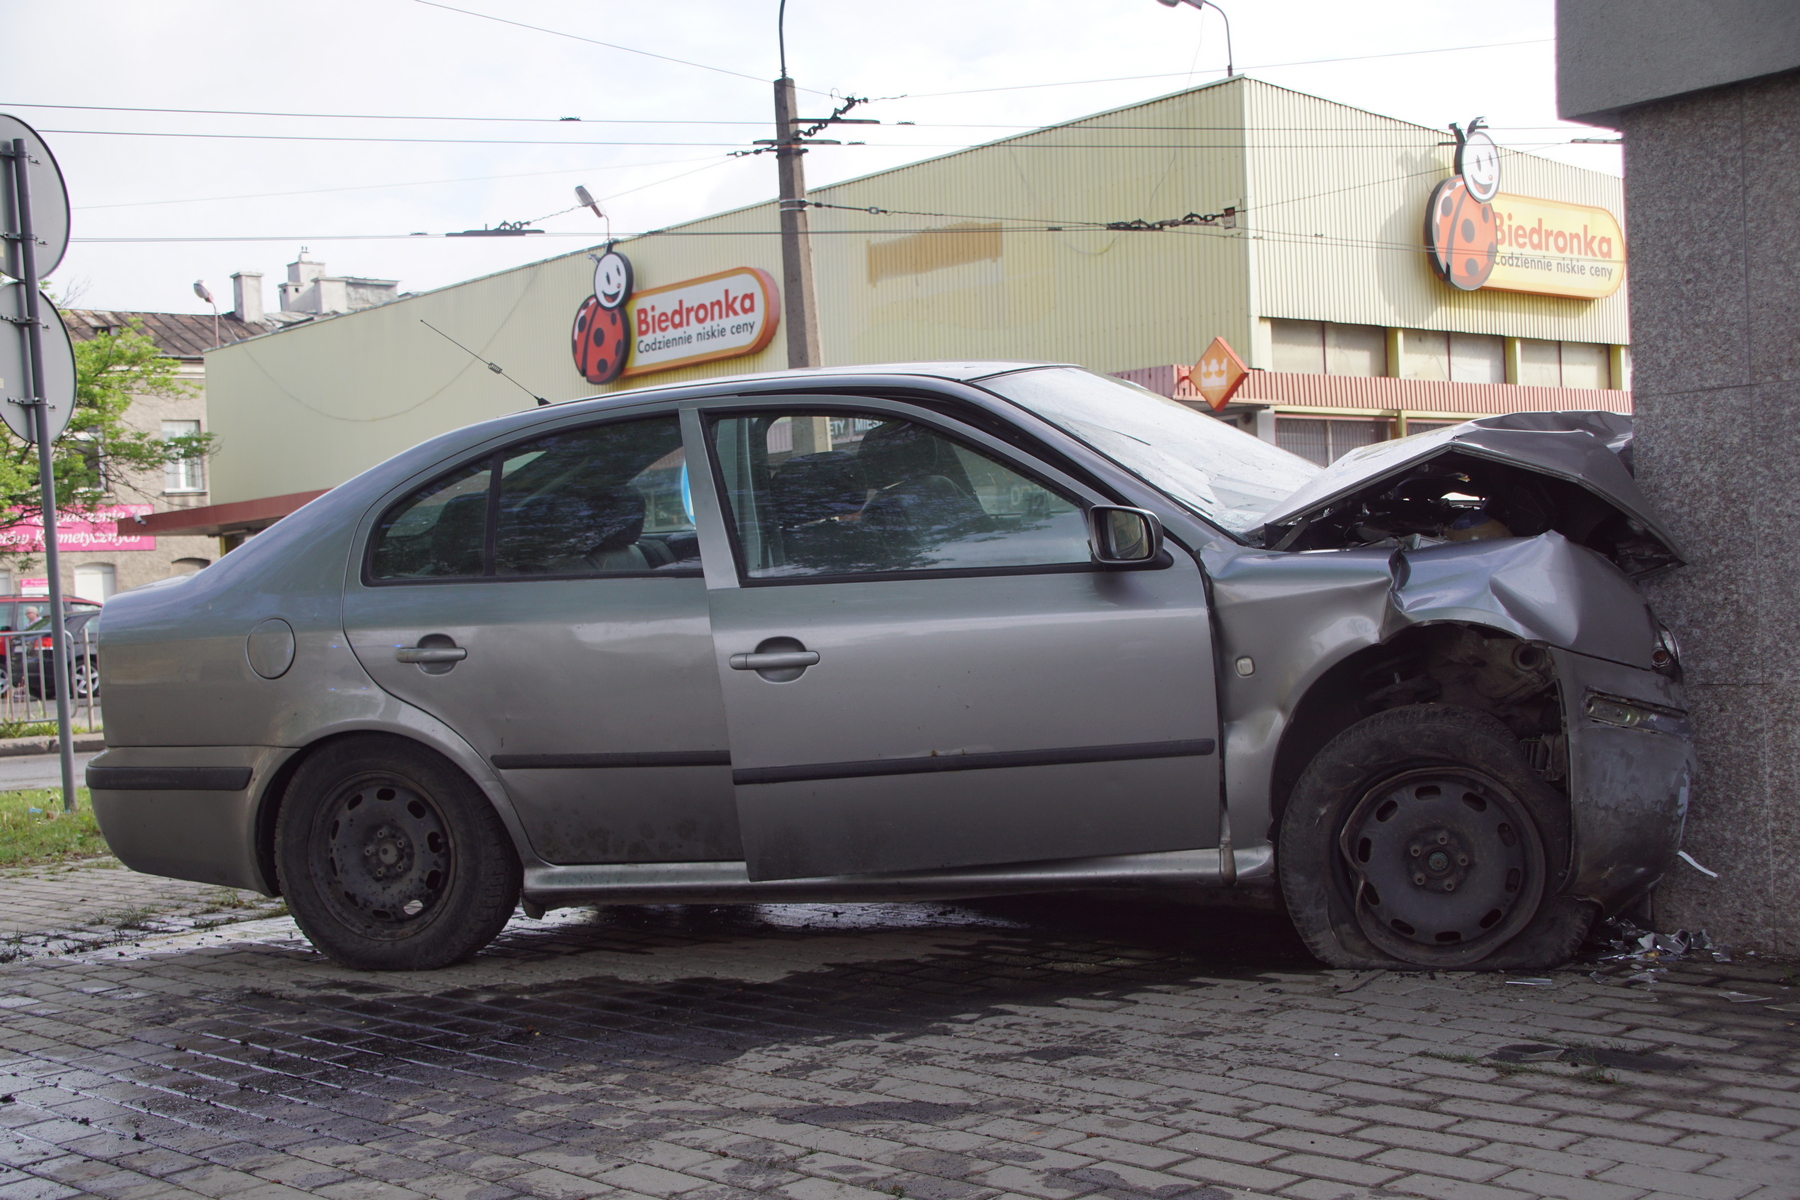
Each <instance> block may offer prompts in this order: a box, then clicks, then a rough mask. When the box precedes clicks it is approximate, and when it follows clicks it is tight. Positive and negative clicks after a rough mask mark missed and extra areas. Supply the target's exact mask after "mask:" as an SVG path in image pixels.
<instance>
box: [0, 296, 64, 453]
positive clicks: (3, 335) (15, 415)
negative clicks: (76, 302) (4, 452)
mask: <svg viewBox="0 0 1800 1200" xmlns="http://www.w3.org/2000/svg"><path fill="white" fill-rule="evenodd" d="M38 315H39V316H40V317H41V318H42V319H43V322H44V338H43V346H44V351H43V353H44V378H43V380H42V381H41V382H40V384H39V386H38V388H37V393H38V395H40V396H42V397H43V398H44V399H45V400H46V401H47V402H48V403H49V411H48V412H47V413H46V414H45V416H46V417H47V418H48V420H49V423H50V440H51V441H55V440H56V439H57V438H58V437H60V436H61V435H62V431H63V430H64V429H66V428H68V425H69V418H70V417H71V416H72V415H74V412H75V347H74V345H73V343H71V342H70V341H69V331H68V329H67V328H66V327H65V326H64V325H63V322H62V314H61V313H59V312H57V311H56V306H55V305H54V304H52V303H50V301H48V300H45V299H43V298H41V297H40V298H39V300H38ZM0 318H4V319H0V418H5V420H6V427H7V428H8V429H10V430H12V431H13V432H14V433H16V434H18V435H19V437H20V438H21V439H22V440H23V441H26V442H35V441H37V430H36V429H35V428H33V426H32V419H31V409H29V408H27V407H26V406H25V405H23V404H19V403H17V401H20V400H23V399H25V398H26V396H25V375H26V371H25V339H24V338H22V337H20V336H18V334H17V332H15V331H16V330H18V328H19V326H18V325H16V324H14V322H15V321H21V320H24V318H25V285H24V284H22V283H14V282H12V281H11V280H8V281H6V282H5V283H0Z"/></svg>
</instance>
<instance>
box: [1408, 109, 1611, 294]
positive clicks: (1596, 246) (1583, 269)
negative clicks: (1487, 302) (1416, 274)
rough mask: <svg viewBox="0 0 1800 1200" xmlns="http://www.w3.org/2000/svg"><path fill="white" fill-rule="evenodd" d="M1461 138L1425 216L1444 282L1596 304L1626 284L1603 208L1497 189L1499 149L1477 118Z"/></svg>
mask: <svg viewBox="0 0 1800 1200" xmlns="http://www.w3.org/2000/svg"><path fill="white" fill-rule="evenodd" d="M1450 128H1451V130H1452V131H1454V132H1455V134H1456V166H1455V170H1456V174H1454V175H1452V176H1451V177H1450V178H1448V179H1446V180H1444V181H1443V182H1442V183H1440V184H1438V185H1437V188H1436V189H1435V190H1434V191H1433V192H1432V193H1431V203H1430V204H1429V205H1428V206H1427V207H1426V210H1425V245H1426V247H1427V248H1428V249H1429V250H1430V251H1431V265H1432V267H1433V268H1434V269H1435V270H1436V271H1437V273H1438V275H1439V277H1440V278H1442V279H1443V280H1444V282H1446V283H1448V284H1450V285H1451V286H1453V287H1457V288H1460V289H1462V290H1463V291H1465V292H1473V291H1476V290H1477V289H1480V288H1487V289H1490V290H1494V291H1502V292H1530V293H1532V294H1534V295H1539V296H1568V297H1571V298H1574V299H1578V300H1598V299H1601V298H1602V297H1605V296H1610V295H1612V294H1613V293H1614V292H1616V291H1618V290H1619V285H1620V284H1622V283H1624V282H1625V234H1624V231H1623V230H1621V229H1620V228H1619V222H1618V218H1616V217H1614V216H1613V215H1612V214H1611V213H1609V212H1607V211H1606V210H1605V209H1604V208H1595V207H1593V206H1591V205H1586V204H1565V203H1564V202H1562V201H1560V200H1543V199H1539V198H1537V197H1534V196H1514V195H1509V194H1508V193H1505V192H1502V191H1501V190H1500V147H1498V146H1496V145H1495V144H1494V139H1493V138H1491V137H1489V136H1488V133H1487V131H1486V130H1485V129H1484V128H1482V122H1481V119H1480V118H1476V119H1475V120H1473V121H1471V122H1469V128H1468V129H1467V130H1462V129H1458V128H1457V127H1456V126H1454V125H1452V126H1451V127H1450Z"/></svg>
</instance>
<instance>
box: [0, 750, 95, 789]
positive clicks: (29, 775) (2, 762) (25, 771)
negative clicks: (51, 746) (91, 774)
mask: <svg viewBox="0 0 1800 1200" xmlns="http://www.w3.org/2000/svg"><path fill="white" fill-rule="evenodd" d="M95 753H98V751H96V752H95ZM92 757H94V755H93V754H77V755H76V756H75V786H76V787H81V786H82V782H81V776H82V771H83V770H84V769H85V768H86V767H87V764H88V759H90V758H92ZM61 786H62V767H61V766H60V765H59V763H58V759H57V756H56V755H54V754H20V755H16V756H14V757H11V758H0V792H17V791H23V790H25V789H27V788H57V787H61Z"/></svg>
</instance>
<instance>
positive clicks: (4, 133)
mask: <svg viewBox="0 0 1800 1200" xmlns="http://www.w3.org/2000/svg"><path fill="white" fill-rule="evenodd" d="M14 138H24V139H25V153H26V154H27V155H29V156H30V158H31V161H30V163H29V164H28V165H27V170H28V171H29V172H30V174H31V224H32V226H33V229H32V232H33V233H34V234H35V235H36V237H37V243H38V254H37V270H38V278H39V279H43V278H44V277H45V276H47V275H49V274H50V273H51V272H52V271H54V270H56V268H57V265H58V264H59V263H61V262H62V260H63V254H64V253H65V252H66V251H67V250H68V249H69V189H68V188H67V187H65V186H64V185H63V177H62V168H61V167H58V166H57V165H56V156H55V155H54V154H51V153H50V147H48V146H46V145H45V144H44V139H43V138H41V137H39V136H38V135H37V130H35V129H33V128H32V127H31V126H29V125H27V124H26V123H25V122H23V121H21V120H19V118H17V117H14V116H9V115H8V114H6V113H0V149H4V150H7V151H11V150H12V143H13V139H14ZM5 162H6V159H5V158H0V165H3V164H5ZM12 193H13V177H12V172H11V171H0V224H3V225H5V226H6V228H5V229H3V230H0V232H4V233H17V232H18V230H16V229H14V228H12V222H13V214H14V213H15V212H16V211H17V210H16V209H15V207H14V205H13V194H12ZM24 274H25V267H24V264H23V263H21V262H20V261H19V243H18V242H17V240H15V239H13V238H7V239H5V248H4V250H0V275H6V276H7V277H9V278H12V279H19V278H21V277H23V276H24ZM7 424H9V425H10V424H12V422H11V421H8V422H7Z"/></svg>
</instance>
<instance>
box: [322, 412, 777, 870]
mask: <svg viewBox="0 0 1800 1200" xmlns="http://www.w3.org/2000/svg"><path fill="white" fill-rule="evenodd" d="M686 480H687V465H686V457H685V454H684V450H683V447H682V441H681V433H680V428H679V425H678V422H677V420H676V418H675V416H674V415H673V414H668V415H664V416H656V417H648V418H637V419H630V420H615V421H612V422H609V423H602V424H594V425H587V426H577V427H574V428H566V429H562V430H559V431H556V432H554V433H551V434H544V435H537V436H533V437H531V438H527V439H523V440H521V441H520V442H517V443H514V444H512V445H509V446H505V447H503V448H501V449H498V450H496V451H493V452H491V453H486V454H482V455H480V456H478V457H476V458H474V459H473V460H471V461H469V462H466V463H464V464H462V465H460V466H457V467H455V468H454V469H451V470H449V471H447V472H445V473H443V474H440V475H439V476H437V477H436V478H433V479H431V480H429V481H426V482H424V483H422V484H421V485H420V486H417V487H416V488H414V489H412V490H411V491H410V492H408V493H407V494H405V495H403V496H400V497H398V498H396V499H395V500H393V501H392V502H390V504H389V506H388V508H387V509H386V510H385V511H384V512H383V513H382V515H381V516H380V518H379V519H378V520H377V522H376V524H375V528H374V529H373V530H372V531H371V533H370V534H369V539H368V552H367V553H366V555H365V557H364V560H363V563H362V565H361V570H360V572H359V573H358V574H357V576H356V577H355V578H353V579H351V580H350V581H349V583H348V586H347V587H346V590H345V597H344V623H345V628H346V630H347V632H348V634H349V637H350V644H351V646H352V647H353V648H354V650H355V652H356V655H357V657H358V659H359V660H360V661H361V662H362V664H363V666H364V668H365V669H366V670H367V671H368V672H369V674H370V675H371V676H372V677H373V678H374V679H375V681H376V682H377V683H378V684H379V685H380V686H381V687H382V688H383V689H385V690H386V691H388V692H390V693H392V694H393V695H395V696H398V697H400V698H401V699H403V700H406V701H408V702H409V703H411V704H414V705H416V706H417V707H419V708H421V709H423V710H424V711H426V712H428V713H430V714H432V715H433V716H435V717H437V718H439V719H440V720H442V721H443V722H444V723H445V724H447V725H449V726H450V727H451V728H452V729H454V730H456V731H457V733H458V734H460V735H461V736H462V737H463V738H465V739H466V740H467V741H468V742H470V743H471V744H472V745H473V746H474V747H475V748H476V749H477V750H479V751H480V752H481V753H482V754H483V755H484V756H485V757H486V758H487V759H488V761H489V762H490V763H491V764H492V765H493V766H494V768H495V769H496V771H497V773H498V774H499V776H500V778H501V779H502V780H503V781H504V782H505V785H506V788H507V791H508V792H509V794H510V795H511V798H512V801H513V804H514V807H515V809H516V811H517V812H518V814H519V817H520V819H521V821H522V822H523V824H524V826H525V828H526V831H527V833H528V835H529V836H530V839H531V843H532V846H533V847H534V848H535V849H536V850H537V852H538V853H539V854H540V855H542V856H543V857H544V858H545V859H547V860H548V861H550V862H554V863H606V862H678V861H696V860H733V859H737V858H739V857H741V854H742V851H741V849H740V847H739V841H738V832H737V817H736V812H735V810H734V807H733V801H732V790H731V774H730V765H729V763H730V757H729V752H728V747H727V744H726V734H725V720H724V711H723V708H722V704H721V698H720V693H719V682H718V676H717V674H716V673H715V671H714V669H713V662H712V642H711V638H710V636H709V633H708V621H707V598H706V583H705V580H704V579H703V578H702V576H701V560H700V555H699V548H698V544H697V541H696V535H695V530H694V522H693V519H692V510H691V505H690V502H689V500H688V499H687V495H688V492H687V487H686Z"/></svg>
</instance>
